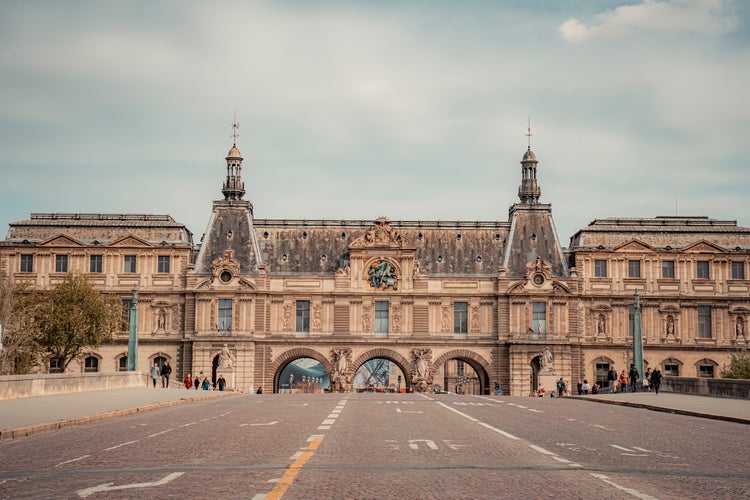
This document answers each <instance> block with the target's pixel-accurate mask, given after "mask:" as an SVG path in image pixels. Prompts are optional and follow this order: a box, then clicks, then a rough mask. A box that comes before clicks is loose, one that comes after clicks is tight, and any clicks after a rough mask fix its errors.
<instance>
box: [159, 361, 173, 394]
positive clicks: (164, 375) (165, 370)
mask: <svg viewBox="0 0 750 500" xmlns="http://www.w3.org/2000/svg"><path fill="white" fill-rule="evenodd" d="M171 374H172V367H171V366H169V361H164V364H163V365H162V367H161V386H162V387H164V388H169V376H170V375H171Z"/></svg>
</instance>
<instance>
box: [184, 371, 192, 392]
mask: <svg viewBox="0 0 750 500" xmlns="http://www.w3.org/2000/svg"><path fill="white" fill-rule="evenodd" d="M192 388H193V379H192V378H190V374H189V373H188V375H187V377H185V389H192Z"/></svg>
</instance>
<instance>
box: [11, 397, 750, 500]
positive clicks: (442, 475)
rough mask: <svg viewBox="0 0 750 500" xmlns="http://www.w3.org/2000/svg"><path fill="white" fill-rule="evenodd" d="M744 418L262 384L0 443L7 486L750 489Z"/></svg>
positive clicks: (33, 494) (84, 491)
mask: <svg viewBox="0 0 750 500" xmlns="http://www.w3.org/2000/svg"><path fill="white" fill-rule="evenodd" d="M749 450H750V432H748V427H747V425H742V424H738V423H732V422H724V421H716V420H708V419H698V418H694V417H689V416H683V415H673V414H669V413H658V412H648V411H645V410H642V409H638V408H628V407H621V406H611V405H599V404H591V403H588V402H584V401H580V400H576V399H573V398H563V399H549V398H545V399H538V398H512V397H484V396H456V395H425V396H422V395H418V394H409V395H383V394H343V395H338V394H315V395H304V394H298V395H292V396H284V395H263V396H249V395H239V396H236V397H229V398H220V399H212V400H206V401H197V402H193V403H191V404H186V405H179V406H173V407H167V408H160V409H156V410H154V411H150V412H146V413H139V414H133V415H127V416H122V417H118V418H113V419H109V420H100V421H96V422H92V423H90V424H85V425H80V426H75V427H65V428H62V429H58V430H55V431H51V432H45V433H41V434H36V435H33V436H29V437H24V438H21V439H11V440H2V441H0V497H3V498H8V497H13V498H143V497H146V496H158V497H160V498H269V499H270V498H281V497H283V498H518V497H522V498H589V497H592V496H594V495H597V496H602V497H604V498H608V499H618V498H633V497H636V498H641V499H647V498H704V497H711V498H743V497H745V498H747V497H749V496H750V469H748V466H747V464H748V462H749V461H750V460H749V459H750V451H749Z"/></svg>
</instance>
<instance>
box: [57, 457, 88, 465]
mask: <svg viewBox="0 0 750 500" xmlns="http://www.w3.org/2000/svg"><path fill="white" fill-rule="evenodd" d="M90 456H91V455H84V456H82V457H78V458H71V459H70V460H66V461H64V462H60V463H59V464H57V465H55V467H60V466H61V465H65V464H69V463H71V462H77V461H79V460H83V459H84V458H89V457H90Z"/></svg>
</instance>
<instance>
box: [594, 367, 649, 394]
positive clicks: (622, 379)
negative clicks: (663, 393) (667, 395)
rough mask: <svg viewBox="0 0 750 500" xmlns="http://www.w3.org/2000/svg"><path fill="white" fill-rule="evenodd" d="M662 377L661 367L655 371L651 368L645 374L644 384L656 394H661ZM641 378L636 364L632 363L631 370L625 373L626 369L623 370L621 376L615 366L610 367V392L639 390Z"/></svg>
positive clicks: (608, 373)
mask: <svg viewBox="0 0 750 500" xmlns="http://www.w3.org/2000/svg"><path fill="white" fill-rule="evenodd" d="M662 378H663V377H662V374H661V370H659V368H656V369H655V370H653V371H652V370H651V368H649V369H647V370H646V373H645V374H644V377H643V384H642V385H643V387H644V388H645V389H646V390H647V391H648V392H651V390H653V391H654V392H656V394H659V387H660V386H661V381H662ZM639 380H640V374H639V373H638V370H637V369H636V367H635V365H630V371H628V372H627V373H625V370H622V371H621V372H620V375H619V376H618V375H617V370H615V369H614V367H612V368H610V369H609V372H607V381H608V382H609V392H610V394H615V393H616V392H624V393H627V392H638V381H639Z"/></svg>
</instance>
